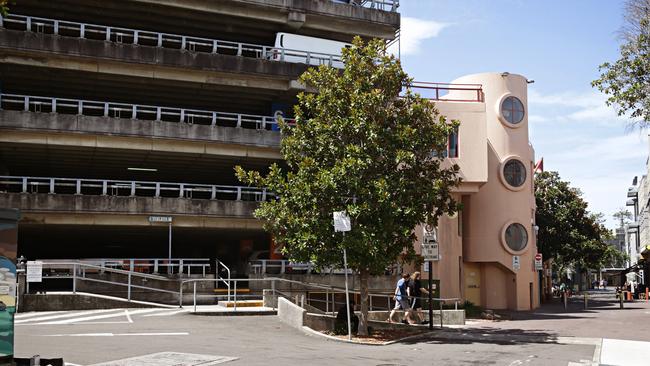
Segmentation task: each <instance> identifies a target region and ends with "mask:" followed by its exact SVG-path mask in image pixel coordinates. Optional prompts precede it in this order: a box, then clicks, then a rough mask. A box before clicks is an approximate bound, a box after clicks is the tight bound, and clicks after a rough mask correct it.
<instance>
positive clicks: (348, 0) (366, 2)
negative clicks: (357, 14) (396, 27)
mask: <svg viewBox="0 0 650 366" xmlns="http://www.w3.org/2000/svg"><path fill="white" fill-rule="evenodd" d="M330 1H332V2H335V3H339V4H340V3H345V4H350V5H354V6H361V7H364V8H370V9H378V10H383V11H390V12H396V11H397V8H399V0H330Z"/></svg>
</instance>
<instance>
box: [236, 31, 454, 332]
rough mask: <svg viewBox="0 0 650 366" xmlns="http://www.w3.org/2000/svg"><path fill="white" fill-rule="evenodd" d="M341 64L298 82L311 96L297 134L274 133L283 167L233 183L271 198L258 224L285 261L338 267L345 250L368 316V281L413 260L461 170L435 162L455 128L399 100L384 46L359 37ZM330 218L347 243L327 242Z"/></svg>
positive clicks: (299, 109)
mask: <svg viewBox="0 0 650 366" xmlns="http://www.w3.org/2000/svg"><path fill="white" fill-rule="evenodd" d="M342 58H343V61H344V64H345V68H344V69H343V70H337V69H335V68H331V67H326V66H321V67H319V68H317V69H310V70H308V71H307V72H305V73H304V74H303V75H302V76H301V78H300V80H301V82H302V83H303V84H304V85H306V86H307V87H308V88H309V90H310V91H314V92H305V93H301V94H300V95H299V96H298V105H296V106H295V110H294V113H295V118H296V125H295V127H293V128H288V126H287V125H286V124H284V123H281V128H282V133H283V139H282V147H281V151H282V155H283V157H284V161H285V164H286V165H284V166H283V167H281V166H280V165H278V164H274V165H272V166H271V167H270V170H269V173H268V174H267V175H266V176H262V175H261V174H260V173H259V172H255V171H248V172H246V171H244V170H243V169H242V168H241V167H237V168H236V173H237V176H238V177H239V179H240V180H241V181H243V182H245V183H248V184H251V185H257V186H261V187H267V188H268V189H269V190H271V191H273V192H274V193H276V194H277V197H278V198H277V199H276V200H272V201H269V202H263V203H262V204H261V205H260V207H259V208H258V209H257V210H256V212H255V215H256V216H257V217H258V218H261V219H264V220H265V228H266V229H267V230H268V231H270V232H272V233H273V235H274V236H275V238H276V240H277V241H278V242H279V243H281V244H282V245H283V246H284V249H283V250H284V253H285V255H286V256H288V257H289V258H290V259H291V260H294V261H311V262H313V263H315V264H316V265H317V266H342V249H343V248H346V249H347V253H348V262H349V266H350V268H352V269H354V270H356V271H358V272H359V273H360V276H361V277H360V283H361V287H362V301H361V310H362V313H363V312H364V305H366V306H365V307H366V308H365V312H366V314H367V303H364V300H366V299H365V298H364V297H365V296H363V293H364V290H365V291H366V292H365V293H366V294H367V278H368V276H369V275H371V274H381V273H384V271H385V269H386V267H387V266H389V265H391V264H394V263H395V262H396V260H397V259H398V257H400V256H404V257H406V258H407V259H408V258H414V254H415V253H414V248H413V244H414V240H415V234H414V228H415V227H416V226H417V225H418V224H420V223H425V222H426V223H429V224H432V225H436V224H437V220H438V217H439V216H440V215H442V214H443V213H453V212H454V211H455V210H456V208H457V204H456V202H455V201H454V200H453V199H452V196H451V190H452V189H453V187H454V186H456V184H457V183H458V177H457V172H458V167H457V166H450V167H448V166H445V165H443V159H442V156H443V154H444V152H445V150H446V146H447V145H446V144H447V139H448V136H449V135H450V134H451V133H452V132H453V131H454V130H455V128H456V127H457V125H458V123H457V122H452V121H448V120H447V119H446V118H445V117H443V116H441V115H440V114H439V113H438V111H437V110H436V109H435V108H434V105H433V103H431V102H430V101H429V100H426V99H423V98H421V97H420V96H419V95H417V94H414V93H412V92H411V91H410V90H408V88H407V90H406V92H404V93H403V90H404V88H405V85H409V84H410V83H411V82H412V80H411V79H409V77H408V75H407V74H406V73H405V72H404V71H403V70H402V67H401V65H400V63H399V61H398V60H396V59H395V58H394V57H393V56H391V55H388V54H386V52H385V45H384V43H383V42H382V41H380V40H373V41H370V42H368V43H367V44H364V42H363V41H362V40H361V39H360V38H358V37H357V38H355V40H354V41H353V45H352V47H350V48H348V49H344V50H343V54H342ZM401 94H402V96H400V95H401ZM334 211H346V212H347V213H348V215H349V216H350V218H351V220H352V231H350V232H348V233H346V235H345V236H343V235H342V234H341V233H334V232H333V231H334V230H333V226H332V222H333V219H332V212H334ZM364 286H365V289H364ZM363 315H365V314H362V319H361V323H362V325H361V326H360V331H362V327H363V324H364V323H365V321H364V320H365V318H366V317H365V316H363Z"/></svg>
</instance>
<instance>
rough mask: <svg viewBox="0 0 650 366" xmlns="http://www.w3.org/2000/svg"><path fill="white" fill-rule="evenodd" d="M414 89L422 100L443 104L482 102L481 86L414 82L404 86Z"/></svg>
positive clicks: (483, 97)
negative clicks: (441, 102)
mask: <svg viewBox="0 0 650 366" xmlns="http://www.w3.org/2000/svg"><path fill="white" fill-rule="evenodd" d="M406 88H407V89H414V91H416V92H417V93H419V94H420V95H421V96H422V97H423V98H426V99H430V100H437V101H443V102H480V103H482V102H484V101H485V96H484V94H483V85H481V84H450V83H430V82H423V81H415V82H413V83H412V84H411V85H407V86H406Z"/></svg>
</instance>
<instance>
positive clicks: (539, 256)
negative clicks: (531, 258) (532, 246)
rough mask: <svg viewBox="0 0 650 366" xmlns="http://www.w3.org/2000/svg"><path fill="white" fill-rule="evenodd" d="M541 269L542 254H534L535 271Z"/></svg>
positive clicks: (542, 267)
mask: <svg viewBox="0 0 650 366" xmlns="http://www.w3.org/2000/svg"><path fill="white" fill-rule="evenodd" d="M543 269H544V265H543V264H542V253H537V254H535V270H536V271H541V270H543Z"/></svg>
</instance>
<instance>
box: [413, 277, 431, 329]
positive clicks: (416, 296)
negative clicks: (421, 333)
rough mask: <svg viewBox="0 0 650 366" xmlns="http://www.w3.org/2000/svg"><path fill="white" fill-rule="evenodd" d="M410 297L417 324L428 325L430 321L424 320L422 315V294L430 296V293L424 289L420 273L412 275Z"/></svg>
mask: <svg viewBox="0 0 650 366" xmlns="http://www.w3.org/2000/svg"><path fill="white" fill-rule="evenodd" d="M408 290H409V296H410V298H411V310H412V311H413V318H414V319H415V321H416V322H418V323H421V324H428V323H429V322H428V321H425V320H424V314H423V313H422V294H423V293H424V294H425V295H428V294H429V291H428V290H427V289H426V288H424V287H422V281H421V280H420V272H413V275H411V280H410V281H409V287H408Z"/></svg>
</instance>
